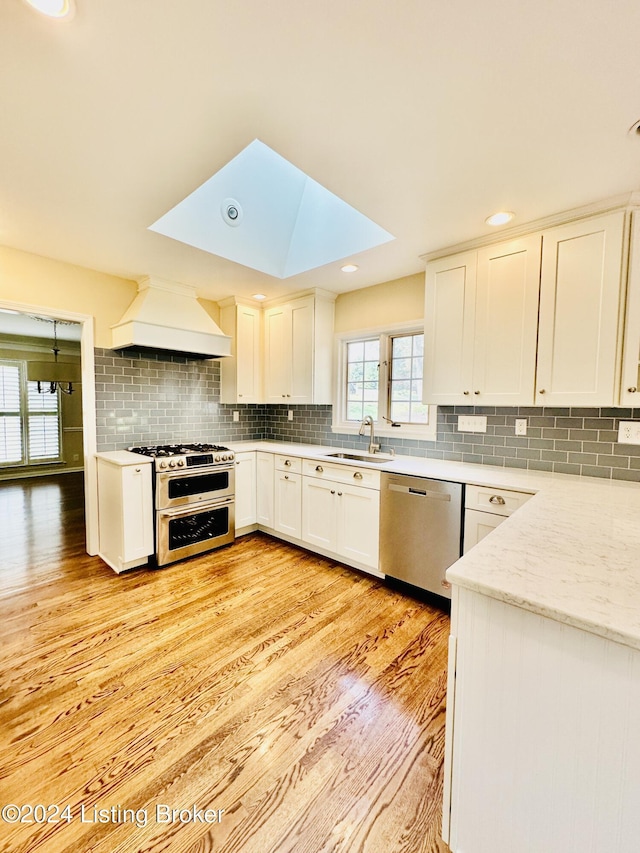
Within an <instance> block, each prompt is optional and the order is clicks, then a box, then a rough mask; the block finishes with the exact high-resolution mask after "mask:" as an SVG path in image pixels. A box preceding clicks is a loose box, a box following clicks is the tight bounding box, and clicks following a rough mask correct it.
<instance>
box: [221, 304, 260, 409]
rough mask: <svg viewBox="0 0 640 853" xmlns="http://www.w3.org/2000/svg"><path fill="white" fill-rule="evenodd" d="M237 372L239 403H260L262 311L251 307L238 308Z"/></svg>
mask: <svg viewBox="0 0 640 853" xmlns="http://www.w3.org/2000/svg"><path fill="white" fill-rule="evenodd" d="M223 361H224V359H223ZM236 370H237V380H238V402H239V403H259V402H260V311H259V310H258V309H256V308H252V307H251V306H249V305H238V307H237V324H236Z"/></svg>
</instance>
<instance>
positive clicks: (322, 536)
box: [302, 459, 380, 573]
mask: <svg viewBox="0 0 640 853" xmlns="http://www.w3.org/2000/svg"><path fill="white" fill-rule="evenodd" d="M303 465H304V469H303V470H304V474H305V476H304V477H303V482H302V540H303V541H304V542H306V543H307V544H308V545H310V546H311V547H312V548H314V549H318V550H320V551H321V552H323V553H330V554H335V555H336V556H337V557H338V558H339V559H341V560H343V561H344V562H346V563H348V564H349V565H354V566H356V567H357V568H362V569H365V570H367V571H369V570H374V572H375V573H377V572H378V538H379V524H380V491H379V489H380V479H379V472H378V471H371V470H370V469H366V468H365V469H358V468H352V467H350V466H340V465H331V464H328V465H325V464H318V463H317V462H316V461H314V460H310V459H305V460H304V463H303ZM361 483H365V485H360V484H361Z"/></svg>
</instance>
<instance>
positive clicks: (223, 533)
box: [128, 444, 235, 566]
mask: <svg viewBox="0 0 640 853" xmlns="http://www.w3.org/2000/svg"><path fill="white" fill-rule="evenodd" d="M128 449H129V450H130V451H131V452H132V453H140V454H141V455H143V456H151V457H152V458H153V460H154V464H153V475H154V476H153V480H154V507H155V525H154V528H155V559H156V563H157V565H158V566H165V565H167V563H173V562H175V561H176V560H181V559H182V558H184V557H191V556H193V555H194V554H201V553H203V552H204V551H209V550H211V549H213V548H219V547H220V546H222V545H228V544H229V543H230V542H233V540H234V539H235V462H234V453H233V451H232V450H229V449H228V448H227V447H220V446H219V445H217V444H164V445H157V446H152V447H130V448H128Z"/></svg>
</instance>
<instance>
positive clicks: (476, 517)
mask: <svg viewBox="0 0 640 853" xmlns="http://www.w3.org/2000/svg"><path fill="white" fill-rule="evenodd" d="M531 497H533V495H532V494H531V493H530V492H515V491H511V489H491V488H489V487H487V486H472V485H469V486H467V488H466V490H465V499H464V539H463V549H462V553H463V554H466V553H467V551H469V550H470V549H471V548H473V546H474V545H477V544H478V542H480V540H481V539H484V537H485V536H487V535H488V534H489V533H491V531H492V530H495V528H496V527H497V526H498V525H499V524H502V522H503V521H504V520H505V519H506V518H508V517H509V516H510V515H511V514H512V513H514V512H515V511H516V510H517V509H518V508H519V507H521V506H522V504H524V503H526V502H527V501H528V500H529V498H531Z"/></svg>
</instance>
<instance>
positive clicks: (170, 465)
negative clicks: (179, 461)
mask: <svg viewBox="0 0 640 853" xmlns="http://www.w3.org/2000/svg"><path fill="white" fill-rule="evenodd" d="M175 467H176V461H175V459H170V460H169V468H175Z"/></svg>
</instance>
